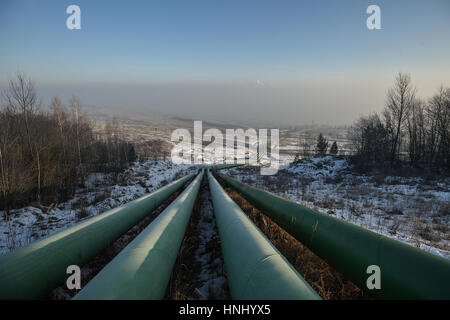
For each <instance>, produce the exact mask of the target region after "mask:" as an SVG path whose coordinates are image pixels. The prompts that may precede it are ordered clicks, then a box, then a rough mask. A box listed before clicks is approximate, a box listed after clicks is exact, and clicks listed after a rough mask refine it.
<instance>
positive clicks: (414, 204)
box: [224, 156, 450, 259]
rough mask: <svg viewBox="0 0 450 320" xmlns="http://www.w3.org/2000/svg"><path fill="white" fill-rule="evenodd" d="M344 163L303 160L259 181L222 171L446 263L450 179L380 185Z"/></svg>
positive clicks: (255, 174) (245, 172)
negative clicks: (438, 258)
mask: <svg viewBox="0 0 450 320" xmlns="http://www.w3.org/2000/svg"><path fill="white" fill-rule="evenodd" d="M351 169H352V168H351V165H350V164H349V162H348V159H347V158H334V157H332V156H324V157H317V158H311V159H304V160H302V161H299V162H297V163H295V164H290V165H287V166H285V167H284V168H282V169H281V170H280V171H279V173H278V174H277V175H276V176H270V177H263V176H260V175H259V171H258V170H257V169H256V168H249V167H247V168H245V167H237V168H232V169H227V170H224V173H228V174H229V175H231V176H233V177H234V178H236V179H238V180H241V181H243V182H245V183H248V184H250V185H253V186H255V187H258V188H262V189H264V190H266V191H269V192H271V193H274V194H277V195H279V196H283V197H287V198H288V199H290V200H292V201H295V202H297V203H300V204H302V205H304V206H306V207H309V208H312V209H315V210H318V211H320V212H322V213H325V214H329V215H331V216H333V217H336V218H338V219H342V220H345V221H348V222H350V223H354V224H356V225H359V226H361V227H363V228H366V229H369V230H372V231H374V232H377V233H379V234H383V235H385V236H388V237H390V238H393V239H396V240H399V241H402V242H404V243H407V244H410V245H413V246H416V247H418V248H421V249H422V250H425V251H428V252H431V253H433V254H436V255H439V256H441V257H444V258H446V259H450V239H449V236H450V234H449V230H450V215H449V213H448V212H449V208H450V178H448V177H442V178H440V179H437V180H433V181H427V182H425V181H423V179H422V178H420V177H401V176H387V177H385V178H384V179H381V181H380V179H377V177H374V176H370V175H363V174H356V173H354V172H353V171H352V170H351Z"/></svg>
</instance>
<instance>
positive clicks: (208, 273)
mask: <svg viewBox="0 0 450 320" xmlns="http://www.w3.org/2000/svg"><path fill="white" fill-rule="evenodd" d="M204 179H205V181H203V183H204V184H206V187H205V188H202V190H201V192H202V200H203V201H202V202H201V204H200V219H199V221H198V224H197V229H198V231H199V245H198V248H197V250H196V251H195V259H196V260H197V261H199V262H200V268H201V269H200V274H199V277H198V279H197V280H198V281H199V282H201V283H202V285H201V287H200V288H198V289H197V290H198V292H199V297H198V298H199V299H200V300H206V299H217V300H222V299H226V298H227V293H226V292H225V291H224V286H225V284H226V282H227V279H226V278H225V277H224V275H223V274H224V270H223V269H224V266H223V264H224V262H223V259H222V258H221V257H217V256H215V255H214V253H217V252H215V249H214V248H213V247H212V246H213V245H214V239H217V238H218V237H219V235H218V232H217V229H216V219H215V217H214V209H213V205H212V203H211V198H210V192H209V188H208V182H207V180H206V177H204Z"/></svg>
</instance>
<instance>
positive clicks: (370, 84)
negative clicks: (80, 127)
mask: <svg viewBox="0 0 450 320" xmlns="http://www.w3.org/2000/svg"><path fill="white" fill-rule="evenodd" d="M70 4H73V1H49V0H48V1H34V0H26V1H25V0H19V1H3V2H2V3H1V4H0V41H1V43H2V45H1V46H0V69H1V70H2V72H1V74H0V87H2V88H4V87H5V86H6V83H7V81H8V79H9V78H10V77H13V76H14V74H15V73H16V72H17V71H21V72H24V73H26V74H27V75H28V76H29V77H31V78H32V79H33V80H34V81H35V82H36V85H37V89H38V93H39V95H40V96H42V97H43V99H44V103H48V102H49V100H50V98H51V97H52V96H54V95H58V96H61V97H62V98H63V99H64V100H67V99H68V98H69V97H70V95H71V94H72V93H74V94H77V95H79V96H80V97H81V99H82V100H83V102H84V103H85V104H86V105H89V106H96V107H99V108H109V109H110V110H111V112H114V110H116V111H121V112H124V110H126V111H130V112H135V113H142V112H144V113H145V112H149V113H160V114H167V115H173V116H177V117H181V118H189V119H198V120H216V121H222V122H239V123H250V124H251V123H274V124H276V125H301V124H308V123H311V122H312V121H314V122H315V123H321V124H330V125H349V124H351V123H352V122H353V121H354V120H355V119H356V118H357V117H358V116H360V115H363V114H367V113H370V112H377V111H380V110H381V109H382V108H383V106H384V101H385V95H386V91H387V90H388V88H389V87H390V86H392V84H393V83H394V78H395V76H396V74H397V73H398V72H407V73H410V74H411V77H412V82H413V85H414V86H415V87H417V89H418V92H417V94H418V96H419V97H423V98H426V97H430V96H431V95H433V94H434V93H436V92H437V90H438V88H439V87H440V86H441V85H443V86H447V87H448V86H450V79H449V74H450V59H448V57H449V56H450V42H449V41H445V40H444V39H446V38H448V33H449V30H450V19H449V18H450V2H449V1H445V0H442V1H441V0H435V1H426V2H424V1H404V0H401V1H346V2H345V3H344V2H342V3H336V2H331V3H328V2H325V1H283V2H279V3H278V2H277V3H275V2H273V1H246V2H238V1H226V2H220V3H216V2H214V3H211V2H208V1H191V2H189V3H186V2H181V1H167V2H166V1H165V2H164V3H161V2H148V1H136V2H133V3H128V2H125V1H117V2H113V3H108V2H102V1H96V2H95V3H94V2H92V1H77V2H76V4H77V5H79V6H80V8H81V12H82V15H81V17H82V20H81V21H82V24H81V30H68V29H67V28H66V25H65V22H66V19H67V17H68V15H67V14H66V12H65V11H66V8H67V6H68V5H70ZM370 4H376V5H379V6H380V8H381V21H382V29H381V30H368V29H367V28H366V19H367V17H368V15H367V14H366V8H367V6H368V5H370Z"/></svg>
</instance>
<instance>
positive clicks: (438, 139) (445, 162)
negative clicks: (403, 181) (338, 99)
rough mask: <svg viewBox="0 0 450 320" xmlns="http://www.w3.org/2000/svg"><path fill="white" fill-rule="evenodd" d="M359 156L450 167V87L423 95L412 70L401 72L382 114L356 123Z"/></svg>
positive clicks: (353, 133)
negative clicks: (423, 96) (419, 94)
mask: <svg viewBox="0 0 450 320" xmlns="http://www.w3.org/2000/svg"><path fill="white" fill-rule="evenodd" d="M350 137H351V140H352V142H353V144H354V147H355V150H356V157H357V158H359V159H363V160H374V161H381V162H383V163H385V162H390V163H391V164H398V163H400V162H401V161H407V162H409V163H411V164H412V165H414V166H417V167H422V168H433V169H441V168H444V169H447V170H448V169H450V88H444V87H441V88H440V89H439V90H438V91H437V93H436V94H435V95H433V96H432V97H431V98H428V99H421V98H419V97H418V96H417V91H416V89H415V88H414V87H413V85H412V83H411V77H410V75H409V74H405V73H399V74H398V75H397V76H396V79H395V84H394V86H393V87H392V88H391V89H389V91H388V93H387V96H386V103H385V107H384V110H383V111H382V113H381V114H377V113H374V114H371V115H368V116H362V117H360V118H359V119H358V120H357V121H356V123H355V124H354V125H353V126H352V129H351V132H350Z"/></svg>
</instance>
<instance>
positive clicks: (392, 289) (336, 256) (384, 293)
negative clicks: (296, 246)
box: [217, 173, 450, 299]
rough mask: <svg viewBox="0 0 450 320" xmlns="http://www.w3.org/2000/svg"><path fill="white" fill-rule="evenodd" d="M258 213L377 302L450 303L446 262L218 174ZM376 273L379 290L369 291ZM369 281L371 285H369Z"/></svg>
mask: <svg viewBox="0 0 450 320" xmlns="http://www.w3.org/2000/svg"><path fill="white" fill-rule="evenodd" d="M217 175H218V176H219V177H220V178H222V179H223V180H224V181H225V182H226V183H227V184H228V185H229V186H231V187H232V188H234V189H235V190H236V191H238V192H240V193H241V194H242V195H243V196H244V197H245V198H246V199H247V200H248V201H249V202H250V203H252V204H253V205H254V206H255V207H256V208H258V209H259V210H261V211H262V212H264V213H265V214H267V215H268V216H269V217H270V218H271V219H272V220H273V221H275V222H276V223H277V224H278V225H279V226H280V227H282V228H283V229H285V230H286V231H287V232H289V233H290V234H291V235H292V236H293V237H295V238H296V239H297V240H299V241H300V242H302V243H303V244H304V245H306V246H307V247H308V248H310V249H311V250H312V251H313V252H314V253H315V254H317V255H318V256H320V257H321V258H323V259H324V260H325V261H327V262H328V263H329V264H330V265H331V266H333V267H334V268H335V269H336V270H338V271H340V272H342V273H343V274H344V275H345V276H346V277H347V278H348V279H350V280H352V281H353V282H354V283H355V284H356V285H358V286H359V287H360V288H363V289H365V290H366V291H367V292H368V293H369V294H370V295H372V296H373V297H375V298H378V299H450V261H448V260H446V259H444V258H441V257H438V256H435V255H433V254H430V253H428V252H425V251H422V250H420V249H418V248H415V247H412V246H409V245H407V244H404V243H402V242H400V241H396V240H393V239H390V238H388V237H385V236H382V235H379V234H377V233H374V232H371V231H368V230H366V229H363V228H361V227H358V226H356V225H353V224H350V223H348V222H345V221H342V220H339V219H336V218H333V217H330V216H327V215H325V214H322V213H319V212H317V211H314V210H311V209H308V208H306V207H304V206H301V205H299V204H297V203H294V202H292V201H289V200H286V199H283V198H281V197H278V196H275V195H273V194H271V193H268V192H266V191H263V190H260V189H257V188H254V187H251V186H249V185H247V184H245V183H242V182H240V181H237V180H235V179H232V178H230V177H228V176H226V175H223V174H220V173H217ZM371 265H376V266H378V267H379V268H380V275H381V277H380V280H381V281H380V282H381V289H371V290H368V289H367V281H368V278H369V277H370V276H371V274H368V273H367V268H368V267H369V266H371ZM370 281H371V280H370Z"/></svg>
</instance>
